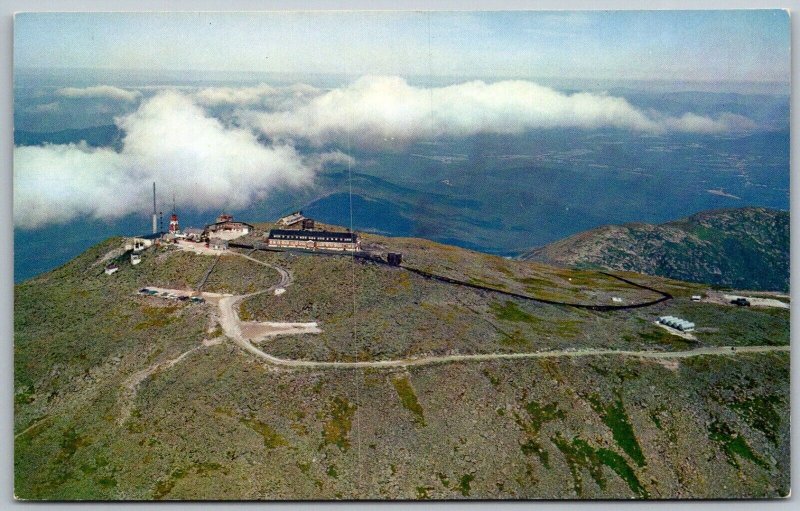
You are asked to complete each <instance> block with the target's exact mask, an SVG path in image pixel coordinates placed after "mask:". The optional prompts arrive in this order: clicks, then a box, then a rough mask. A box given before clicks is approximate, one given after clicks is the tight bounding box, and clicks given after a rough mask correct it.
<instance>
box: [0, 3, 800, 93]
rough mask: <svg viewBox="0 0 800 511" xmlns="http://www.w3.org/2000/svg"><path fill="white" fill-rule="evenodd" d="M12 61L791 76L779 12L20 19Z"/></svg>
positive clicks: (491, 73)
mask: <svg viewBox="0 0 800 511" xmlns="http://www.w3.org/2000/svg"><path fill="white" fill-rule="evenodd" d="M14 34H15V35H14V58H15V66H16V67H35V68H97V69H149V70H209V71H210V70H215V71H253V72H276V73H296V74H297V73H299V74H305V73H342V74H347V75H352V76H358V75H363V74H387V75H401V76H427V75H433V76H471V77H474V76H481V77H485V78H487V79H492V78H500V77H520V78H537V77H540V78H580V79H627V80H684V81H689V80H700V81H715V82H720V81H722V82H725V81H731V82H735V81H756V82H772V81H777V82H788V81H789V48H790V39H789V18H788V15H787V14H786V13H785V12H783V11H744V10H742V11H625V12H623V11H617V12H613V11H594V12H592V11H577V12H557V11H552V12H434V13H420V12H367V13H364V12H361V13H358V12H339V13H331V12H317V13H285V12H283V13H280V12H273V13H162V14H153V13H145V14H141V13H138V14H137V13H94V14H87V13H76V14H64V13H35V14H19V15H17V17H16V22H15V31H14Z"/></svg>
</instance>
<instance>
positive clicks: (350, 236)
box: [268, 229, 357, 243]
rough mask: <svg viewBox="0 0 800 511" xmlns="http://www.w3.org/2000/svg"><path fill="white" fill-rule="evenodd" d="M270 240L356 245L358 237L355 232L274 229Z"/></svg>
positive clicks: (270, 234)
mask: <svg viewBox="0 0 800 511" xmlns="http://www.w3.org/2000/svg"><path fill="white" fill-rule="evenodd" d="M268 239H271V240H291V241H338V242H342V243H355V242H356V239H357V236H356V234H355V233H354V232H333V231H308V230H298V231H295V230H291V229H272V230H271V231H269V236H268Z"/></svg>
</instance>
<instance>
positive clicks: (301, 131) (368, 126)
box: [239, 76, 752, 145]
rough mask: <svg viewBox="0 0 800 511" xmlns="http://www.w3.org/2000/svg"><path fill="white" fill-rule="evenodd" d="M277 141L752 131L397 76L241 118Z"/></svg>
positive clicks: (517, 85) (622, 104)
mask: <svg viewBox="0 0 800 511" xmlns="http://www.w3.org/2000/svg"><path fill="white" fill-rule="evenodd" d="M239 117H240V118H241V119H242V120H243V122H246V123H249V124H251V125H253V126H254V127H256V128H257V129H259V130H260V131H261V132H262V133H264V134H265V135H267V136H268V137H271V138H273V139H277V140H282V139H298V138H300V139H304V140H307V141H309V142H311V143H312V144H316V145H323V144H326V143H329V142H336V141H339V142H341V141H342V140H344V139H345V138H349V139H350V140H352V141H353V142H354V143H356V144H361V145H374V144H377V143H379V142H380V141H381V140H383V139H385V138H392V137H393V138H395V139H397V140H407V141H410V140H415V139H426V138H428V139H429V138H434V137H438V136H455V137H458V136H469V135H476V134H479V133H496V134H518V133H522V132H524V131H526V130H531V129H538V128H584V129H593V128H620V129H629V130H634V131H641V132H649V133H661V132H666V131H679V132H696V133H720V132H726V131H730V130H733V129H743V128H747V127H752V122H750V121H749V120H748V119H746V118H744V117H741V116H737V115H734V114H722V115H720V116H719V117H717V118H711V117H705V116H700V115H696V114H692V113H687V114H685V115H683V116H682V117H669V116H664V115H661V114H659V113H658V112H652V111H643V110H641V109H638V108H636V107H634V106H633V105H631V104H630V103H629V102H628V101H627V100H625V99H624V98H620V97H615V96H609V95H607V94H599V93H588V92H581V93H575V94H565V93H563V92H559V91H556V90H554V89H551V88H548V87H544V86H541V85H538V84H536V83H533V82H529V81H522V80H510V81H502V82H495V83H485V82H482V81H472V82H466V83H461V84H457V85H451V86H447V87H434V88H422V87H415V86H412V85H410V84H409V83H408V82H406V81H405V80H404V79H402V78H399V77H392V76H366V77H363V78H361V79H359V80H357V81H355V82H354V83H352V84H350V85H348V86H346V87H342V88H337V89H333V90H330V91H326V92H324V93H321V94H318V95H316V96H315V97H313V98H311V99H310V100H307V101H302V102H296V103H295V104H293V105H292V107H291V108H287V109H284V110H279V111H271V112H257V111H252V110H244V111H242V112H240V113H239Z"/></svg>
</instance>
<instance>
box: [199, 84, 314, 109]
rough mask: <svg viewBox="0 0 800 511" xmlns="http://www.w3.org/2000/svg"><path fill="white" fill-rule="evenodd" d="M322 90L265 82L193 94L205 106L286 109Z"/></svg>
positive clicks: (307, 86) (210, 89)
mask: <svg viewBox="0 0 800 511" xmlns="http://www.w3.org/2000/svg"><path fill="white" fill-rule="evenodd" d="M321 93H322V90H320V89H318V88H316V87H313V86H311V85H306V84H302V83H298V84H294V85H289V86H285V87H273V86H271V85H267V84H265V83H262V84H259V85H256V86H254V87H207V88H204V89H200V90H199V91H197V92H195V93H194V94H193V98H194V99H195V101H196V102H197V103H198V104H200V105H204V106H209V107H214V106H225V105H229V106H237V107H263V108H265V109H269V110H273V109H279V110H286V109H291V108H296V107H297V106H298V105H300V104H303V103H307V102H308V101H309V100H310V99H312V98H314V97H316V96H319V95H320V94H321Z"/></svg>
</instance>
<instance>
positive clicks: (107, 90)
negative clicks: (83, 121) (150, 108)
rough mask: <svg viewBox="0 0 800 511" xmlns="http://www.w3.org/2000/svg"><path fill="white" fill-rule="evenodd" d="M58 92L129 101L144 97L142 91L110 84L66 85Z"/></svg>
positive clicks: (57, 92)
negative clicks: (90, 85) (91, 85)
mask: <svg viewBox="0 0 800 511" xmlns="http://www.w3.org/2000/svg"><path fill="white" fill-rule="evenodd" d="M56 94H58V95H59V96H61V97H64V98H93V99H100V98H105V99H113V100H116V101H124V102H128V103H133V102H134V101H136V100H137V99H139V98H140V97H142V93H141V92H139V91H138V90H126V89H120V88H119V87H112V86H110V85H98V86H96V87H84V88H77V87H65V88H63V89H58V90H57V91H56Z"/></svg>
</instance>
